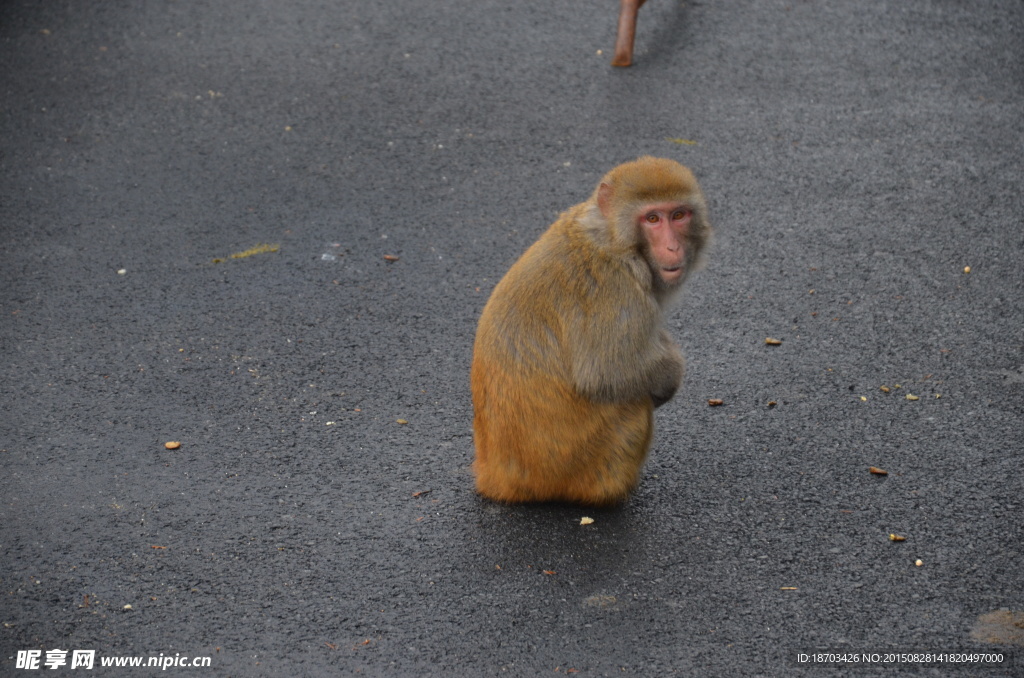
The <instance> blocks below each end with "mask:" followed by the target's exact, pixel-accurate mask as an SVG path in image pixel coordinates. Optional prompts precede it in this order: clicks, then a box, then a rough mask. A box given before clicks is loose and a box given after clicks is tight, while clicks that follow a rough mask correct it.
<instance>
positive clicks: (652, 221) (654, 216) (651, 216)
mask: <svg viewBox="0 0 1024 678" xmlns="http://www.w3.org/2000/svg"><path fill="white" fill-rule="evenodd" d="M646 219H647V223H648V224H656V223H658V215H657V214H654V213H653V212H652V213H651V214H648V215H647V217H646Z"/></svg>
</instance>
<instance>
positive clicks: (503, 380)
mask: <svg viewBox="0 0 1024 678" xmlns="http://www.w3.org/2000/svg"><path fill="white" fill-rule="evenodd" d="M578 209H579V208H575V210H576V211H578ZM573 212H574V210H571V211H570V212H568V213H566V215H563V217H562V218H560V219H559V221H557V222H556V223H555V224H554V225H553V226H552V227H551V228H550V229H548V231H547V232H546V233H545V234H544V235H543V236H541V238H540V239H539V240H538V241H537V242H536V243H534V245H532V246H531V247H530V248H529V249H528V250H527V251H526V252H525V253H524V254H523V256H522V257H521V258H520V259H519V260H518V261H517V262H516V263H515V264H514V265H513V266H512V268H511V269H510V270H509V272H508V273H507V274H506V275H505V277H504V278H503V279H502V280H501V282H499V283H498V285H497V286H496V287H495V289H494V292H493V293H492V295H491V298H490V299H489V301H488V302H487V305H486V306H485V308H484V311H483V313H482V314H481V317H480V323H479V327H478V331H477V336H476V342H475V344H474V350H473V366H472V370H471V377H470V378H471V387H472V391H473V406H474V419H473V431H474V442H475V446H476V460H475V462H474V464H473V469H474V472H475V473H476V480H477V490H478V491H479V492H480V493H481V494H482V495H484V496H486V497H489V498H491V499H495V500H498V501H506V502H527V501H552V500H555V501H558V500H562V501H574V502H580V503H587V504H607V503H613V502H616V501H619V500H621V499H623V498H624V497H625V496H626V495H627V494H628V493H629V492H630V491H631V490H632V489H633V487H634V486H635V485H636V483H637V480H638V478H639V472H640V468H641V467H642V465H643V462H644V459H645V457H646V455H647V449H648V447H649V445H650V441H651V434H652V429H653V416H652V412H653V405H652V403H651V400H650V398H640V399H637V400H634V401H629V402H598V401H595V400H592V399H589V398H587V397H585V396H584V395H582V394H581V393H579V391H578V389H576V388H575V386H574V385H573V383H572V377H571V367H570V365H571V360H572V350H573V348H574V346H573V343H574V336H573V333H574V332H578V331H580V328H579V326H577V325H573V324H572V323H570V322H568V321H567V320H566V318H569V317H573V316H574V315H575V314H579V313H580V312H581V309H580V308H576V307H574V308H569V307H567V306H566V305H567V304H577V305H578V304H579V303H580V302H579V300H580V299H584V300H585V299H589V298H592V297H593V295H595V294H599V293H600V291H601V288H602V285H606V284H615V285H619V284H629V281H628V280H625V279H623V280H606V279H595V278H594V276H593V275H592V273H591V271H593V270H595V267H592V266H589V265H588V258H590V257H600V256H602V253H601V252H600V250H599V248H597V247H596V246H594V245H593V244H592V243H590V244H588V243H587V242H586V237H585V236H584V234H583V233H582V231H581V229H580V228H579V225H578V220H577V219H576V218H574V215H573ZM596 270H598V271H602V270H604V271H607V270H608V267H607V266H606V265H605V266H602V267H596ZM583 311H584V312H586V309H583Z"/></svg>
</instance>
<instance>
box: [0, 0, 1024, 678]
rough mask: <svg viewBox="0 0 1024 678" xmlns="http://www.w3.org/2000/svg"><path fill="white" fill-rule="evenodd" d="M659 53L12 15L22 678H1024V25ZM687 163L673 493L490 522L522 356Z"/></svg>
mask: <svg viewBox="0 0 1024 678" xmlns="http://www.w3.org/2000/svg"><path fill="white" fill-rule="evenodd" d="M616 10H617V3H615V2H614V1H613V0H606V1H604V2H601V3H597V2H592V1H586V2H585V1H584V0H555V1H553V2H543V3H529V2H504V3H499V2H495V1H494V0H474V1H473V2H469V1H468V0H455V1H453V2H434V1H432V0H421V1H419V2H417V1H415V0H393V1H391V2H380V3H368V2H352V1H345V0H342V1H341V2H324V1H317V0H296V1H290V2H262V3H241V2H239V3H228V2H214V1H200V0H196V1H188V2H183V1H177V2H172V1H167V2H143V3H140V2H125V1H110V2H102V3H100V2H71V1H58V0H53V1H47V2H37V1H30V0H7V1H6V2H4V3H3V4H0V351H2V360H0V394H2V408H3V414H2V418H0V468H2V473H0V549H2V562H0V622H2V626H0V674H2V675H3V676H23V675H36V674H39V673H42V672H45V673H46V674H47V675H67V674H68V673H70V675H78V672H80V671H81V670H82V669H72V668H71V667H70V664H71V659H72V653H73V651H75V650H94V651H95V655H94V661H95V665H94V668H93V669H92V671H91V672H88V673H86V675H111V676H119V675H125V676H127V675H157V674H158V673H159V674H160V675H189V676H196V675H215V676H339V675H340V676H350V675H371V676H377V675H389V676H406V675H449V676H450V675H472V676H490V675H510V676H539V675H556V676H557V675H563V674H570V673H573V672H575V675H580V676H622V675H627V676H629V675H632V676H675V675H678V676H815V677H817V676H838V675H849V674H851V673H852V674H853V675H857V676H883V675H884V676H903V675H929V676H931V675H936V676H1022V675H1024V628H1022V627H1024V546H1022V544H1024V498H1022V497H1024V473H1022V449H1024V439H1022V438H1024V436H1022V433H1024V426H1022V424H1024V350H1022V349H1024V329H1022V328H1024V268H1022V262H1024V259H1022V256H1024V229H1022V226H1024V218H1022V217H1024V194H1022V190H1021V188H1022V185H1024V3H1021V2H1019V0H980V1H978V2H970V3H967V2H960V1H958V0H930V1H929V0H906V1H900V2H853V1H850V2H824V1H820V0H818V1H807V0H789V1H788V2H787V1H778V2H769V1H765V2H699V3H698V2H686V3H680V2H678V1H670V0H652V2H650V3H648V5H647V6H646V7H644V9H643V10H641V15H640V21H639V28H638V35H637V52H636V65H635V66H634V67H633V68H631V69H612V68H611V67H610V66H609V65H608V62H609V60H610V58H611V46H612V43H613V38H614V25H615V14H616ZM641 154H653V155H659V156H667V157H671V158H674V159H677V160H679V161H680V162H682V163H684V164H686V165H689V166H690V167H692V168H693V169H694V171H695V172H696V174H697V176H698V177H699V178H700V180H701V182H702V184H703V187H704V190H705V193H706V195H707V197H708V201H709V205H710V209H711V216H712V222H713V224H714V225H715V227H716V229H717V241H716V245H715V248H714V250H713V251H712V253H711V256H710V258H709V265H708V267H707V269H706V270H704V271H703V272H701V273H700V274H699V275H697V276H695V277H694V278H693V280H692V284H691V286H690V290H689V292H688V293H687V294H686V295H684V299H683V300H682V303H681V304H680V306H679V307H678V309H676V310H675V311H674V313H673V314H672V315H671V318H670V321H669V324H670V328H671V331H672V333H673V334H674V336H675V337H676V338H677V339H678V341H679V342H680V344H681V345H682V346H683V349H684V352H685V353H686V354H687V357H688V374H687V379H686V381H685V383H684V385H683V388H682V390H681V392H680V393H679V394H678V395H677V397H676V398H675V400H673V401H672V402H671V403H669V404H668V405H666V406H665V407H663V408H662V409H660V410H659V411H658V414H657V418H656V434H655V442H654V446H653V449H652V452H651V457H650V460H649V462H648V464H647V467H646V469H645V473H644V478H643V480H642V482H641V484H640V487H639V488H638V490H637V492H636V493H635V495H634V496H633V497H632V498H631V499H630V500H629V501H628V502H627V503H626V504H625V505H623V506H621V507H619V508H615V509H605V510H591V509H580V508H576V507H572V506H535V507H507V506H501V505H495V504H491V503H489V502H487V501H484V500H482V499H480V498H479V497H477V496H476V495H475V493H474V492H473V488H472V477H471V474H470V473H469V464H470V461H471V459H472V435H471V421H472V407H471V402H470V394H469V388H468V371H469V363H470V356H471V346H472V340H473V336H474V332H475V323H476V318H477V317H478V314H479V312H480V310H481V308H482V307H483V304H484V302H485V301H486V298H487V295H488V293H489V292H490V290H491V289H492V287H493V286H494V284H495V283H496V281H497V280H498V279H499V278H500V277H501V276H502V275H503V273H504V272H505V270H506V269H507V268H508V266H509V265H510V264H511V263H512V262H513V261H514V260H515V259H516V258H517V257H518V256H519V254H520V253H521V252H522V251H523V250H524V249H525V248H526V247H527V246H528V245H529V244H530V243H531V242H532V241H533V240H534V239H535V238H536V237H537V236H538V234H539V233H540V232H541V231H542V230H543V229H544V228H546V226H547V225H548V224H549V223H550V222H551V221H552V220H553V218H554V217H555V216H556V215H557V214H558V213H559V212H560V211H562V210H564V209H565V208H567V207H569V206H571V205H573V204H575V203H577V202H580V201H581V200H583V199H585V198H586V197H587V196H588V195H589V194H590V192H591V191H592V190H593V188H594V186H595V184H596V182H597V180H598V179H599V178H600V176H601V175H602V174H603V173H604V172H605V171H607V170H608V169H610V168H611V167H612V166H614V165H615V164H618V163H619V162H622V161H624V160H629V159H632V158H635V157H636V156H638V155H641ZM261 244H264V245H270V246H271V247H270V248H267V249H272V250H274V251H266V252H259V251H256V252H255V253H252V252H250V253H251V256H245V257H239V258H231V256H230V255H232V254H237V253H243V252H246V251H247V250H251V248H254V247H256V246H257V245H261ZM385 255H389V256H393V257H398V260H397V261H387V260H385V258H384V257H385ZM967 267H969V272H967ZM555 292H557V291H555ZM769 336H770V337H775V338H778V339H780V340H781V341H782V344H781V345H779V346H767V345H766V344H765V338H766V337H769ZM882 386H885V387H887V388H888V389H889V390H888V392H885V391H884V390H883V389H882V388H881V387H882ZM911 395H913V396H917V398H918V399H917V400H912V399H910V398H909V396H911ZM709 399H721V400H723V401H724V405H722V406H720V407H709V406H708V403H707V401H708V400H709ZM772 402H774V403H775V405H774V406H771V405H770V403H772ZM399 420H401V421H399ZM403 422H405V423H403ZM167 441H179V442H180V443H181V445H180V448H178V449H176V450H167V449H165V447H164V443H165V442H167ZM871 466H876V467H880V468H882V469H885V470H887V471H888V475H887V476H881V475H874V474H872V473H869V471H868V469H869V467H871ZM583 516H589V517H592V518H593V519H594V521H595V522H594V523H593V524H591V525H587V526H582V525H580V518H581V517H583ZM890 534H897V535H900V536H903V537H905V541H901V542H895V541H891V540H890V538H889V535H890ZM918 561H919V562H918ZM53 649H62V650H66V651H68V655H67V656H66V659H67V661H68V664H67V665H64V666H61V667H59V668H57V669H55V670H49V669H46V668H40V669H38V670H31V669H28V670H26V669H21V668H18V666H19V663H18V662H19V657H20V658H21V661H22V664H24V662H26V661H28V660H29V659H31V657H32V656H33V655H30V654H29V651H42V654H41V655H39V660H40V665H41V666H44V667H45V663H44V662H45V661H46V659H47V654H46V651H49V650H53ZM815 651H824V652H831V653H836V654H837V655H839V656H838V658H839V659H843V658H845V659H850V658H851V657H855V658H857V659H859V660H860V663H861V664H864V663H873V664H874V665H873V666H872V667H864V666H860V667H859V668H857V669H856V670H851V669H850V668H849V667H848V666H845V665H843V664H841V663H835V662H833V663H830V664H827V665H826V664H817V663H813V660H814V659H815V657H814V655H813V654H812V652H815ZM800 653H804V654H807V655H809V657H810V659H809V660H808V661H807V662H803V663H802V662H801V661H800V656H799V655H800ZM924 653H936V654H940V653H950V654H949V655H948V656H947V657H948V658H946V659H945V663H936V662H935V659H936V657H934V656H933V657H931V658H930V659H931V661H930V662H929V661H928V660H929V658H928V657H927V656H924ZM956 653H964V654H956ZM971 653H973V654H971ZM987 654H997V655H1004V656H1005V657H1006V659H1005V660H1004V661H1003V663H1001V664H996V665H982V664H978V663H976V662H977V659H978V658H977V656H975V655H987ZM161 655H162V657H163V658H177V659H178V661H179V662H180V659H181V657H183V656H184V657H189V658H190V659H189V661H191V658H192V657H196V656H199V657H210V665H209V667H207V668H179V667H172V668H170V669H168V670H167V671H163V672H160V671H159V670H158V669H155V668H149V669H135V670H133V669H128V668H104V667H103V666H101V665H100V664H101V661H102V660H103V659H107V660H109V659H111V658H115V657H126V656H133V657H134V656H137V657H144V658H148V657H157V658H160V657H161ZM873 655H875V656H873ZM57 656H59V655H54V658H55V657H57ZM940 656H942V655H940ZM954 657H955V658H956V659H955V660H954V661H957V662H959V663H950V660H951V659H953V658H954ZM835 658H836V657H833V659H835ZM971 662H975V663H971Z"/></svg>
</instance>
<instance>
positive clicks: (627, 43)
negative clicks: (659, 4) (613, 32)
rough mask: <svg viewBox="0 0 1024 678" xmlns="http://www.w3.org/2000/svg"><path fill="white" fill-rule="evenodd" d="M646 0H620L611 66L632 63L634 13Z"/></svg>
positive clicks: (634, 32) (634, 35)
mask: <svg viewBox="0 0 1024 678" xmlns="http://www.w3.org/2000/svg"><path fill="white" fill-rule="evenodd" d="M646 1H647V0H620V6H619V32H618V35H617V36H616V38H615V57H614V58H613V59H612V66H630V65H632V63H633V41H634V38H635V37H636V15H637V12H639V11H640V8H641V7H642V6H643V4H644V3H645V2H646Z"/></svg>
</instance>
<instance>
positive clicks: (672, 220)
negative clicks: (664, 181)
mask: <svg viewBox="0 0 1024 678" xmlns="http://www.w3.org/2000/svg"><path fill="white" fill-rule="evenodd" d="M636 219H637V223H636V227H637V230H638V231H639V232H640V233H641V234H642V235H643V242H644V243H645V244H646V247H645V250H646V254H647V263H648V264H649V265H650V267H651V270H652V271H653V272H654V273H656V274H657V275H658V276H659V277H660V278H661V281H662V282H663V283H665V284H666V285H668V286H674V285H677V284H679V283H681V282H682V281H683V278H684V277H686V273H687V271H686V264H687V260H688V259H690V258H691V257H692V253H690V252H688V251H687V247H688V242H687V236H688V235H689V232H690V222H691V221H692V220H693V209H692V208H691V207H689V206H688V205H686V204H685V203H681V202H659V203H651V204H647V205H643V206H642V207H641V208H640V210H639V213H638V215H637V217H636Z"/></svg>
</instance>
